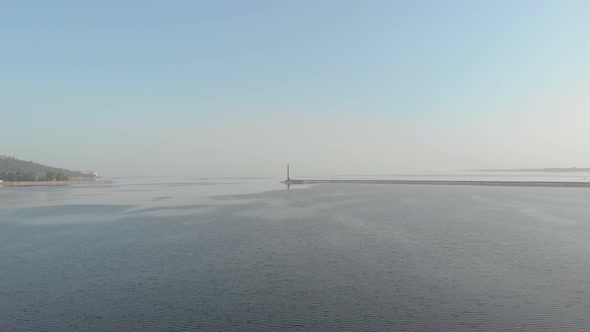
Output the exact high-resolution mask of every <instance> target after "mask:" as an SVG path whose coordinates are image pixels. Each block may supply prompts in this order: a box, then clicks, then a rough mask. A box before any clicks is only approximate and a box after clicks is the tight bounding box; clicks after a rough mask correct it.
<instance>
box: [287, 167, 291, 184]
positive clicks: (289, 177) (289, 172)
mask: <svg viewBox="0 0 590 332" xmlns="http://www.w3.org/2000/svg"><path fill="white" fill-rule="evenodd" d="M289 180H291V169H290V167H289V164H287V181H289Z"/></svg>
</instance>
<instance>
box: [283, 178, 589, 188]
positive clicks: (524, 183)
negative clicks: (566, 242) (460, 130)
mask: <svg viewBox="0 0 590 332" xmlns="http://www.w3.org/2000/svg"><path fill="white" fill-rule="evenodd" d="M282 183H284V184H287V185H295V184H320V183H333V184H335V183H350V184H406V185H442V186H504V187H560V188H563V187H576V188H590V182H565V181H457V180H292V179H290V180H285V181H283V182H282Z"/></svg>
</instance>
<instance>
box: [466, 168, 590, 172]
mask: <svg viewBox="0 0 590 332" xmlns="http://www.w3.org/2000/svg"><path fill="white" fill-rule="evenodd" d="M468 171H469V172H549V173H551V172H555V173H576V172H590V167H582V168H576V167H570V168H513V169H471V170H468Z"/></svg>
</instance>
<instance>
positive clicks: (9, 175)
mask: <svg viewBox="0 0 590 332" xmlns="http://www.w3.org/2000/svg"><path fill="white" fill-rule="evenodd" d="M81 176H86V175H85V174H82V172H79V171H70V170H67V169H63V168H57V167H50V166H45V165H41V164H38V163H35V162H32V161H24V160H20V159H16V158H14V157H9V156H2V155H0V180H3V181H6V182H13V181H53V180H57V181H65V180H69V178H71V177H81Z"/></svg>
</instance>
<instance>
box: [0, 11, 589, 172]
mask: <svg viewBox="0 0 590 332" xmlns="http://www.w3.org/2000/svg"><path fill="white" fill-rule="evenodd" d="M0 27H1V28H0V94H1V97H0V114H1V115H2V117H1V120H0V121H1V123H2V129H1V130H0V154H5V155H14V156H16V157H17V158H20V159H26V160H34V161H38V162H41V163H44V164H48V165H52V166H58V167H65V168H70V169H82V170H83V169H87V168H92V169H94V170H97V171H99V172H100V173H102V174H106V175H110V176H116V175H171V174H173V175H191V176H192V175H194V176H282V175H283V172H284V166H285V164H286V163H291V164H292V165H293V168H294V173H295V174H310V175H311V174H313V175H316V174H391V173H394V172H411V171H423V170H455V169H475V168H543V167H572V166H575V167H588V166H590V153H589V152H590V151H589V150H588V148H587V143H588V142H589V141H590V130H588V129H589V128H590V94H588V91H590V62H589V61H588V59H590V43H589V42H588V41H589V39H588V37H589V36H590V2H588V1H576V0H571V1H546V0H545V1H543V0H541V1H525V0H523V1H512V0H510V1H508V0H500V1H467V0H464V1H342V0H338V1H335V0H326V1H306V0H304V1H270V0H264V1H262V0H252V1H142V2H139V1H83V2H82V1H62V0H56V1H51V2H49V1H16V0H13V1H5V2H3V3H2V9H1V10H0Z"/></svg>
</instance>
